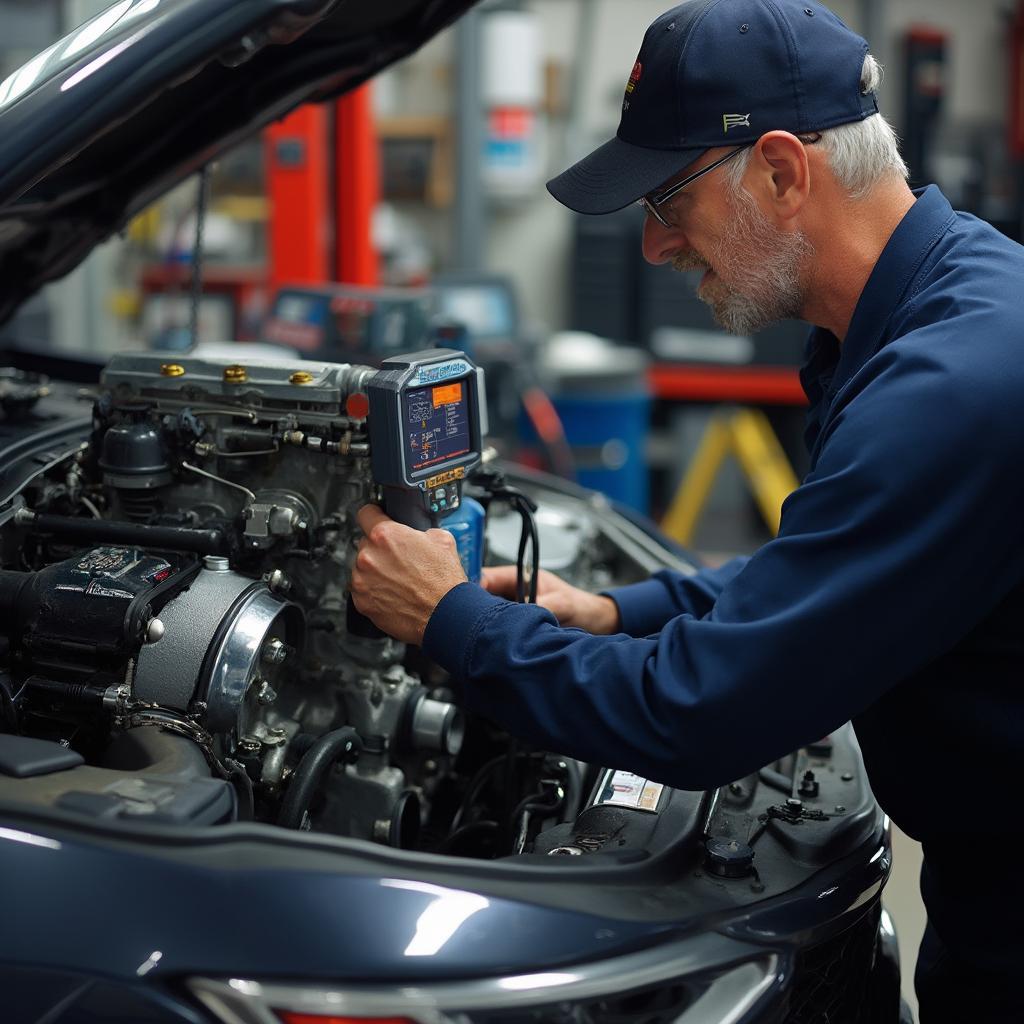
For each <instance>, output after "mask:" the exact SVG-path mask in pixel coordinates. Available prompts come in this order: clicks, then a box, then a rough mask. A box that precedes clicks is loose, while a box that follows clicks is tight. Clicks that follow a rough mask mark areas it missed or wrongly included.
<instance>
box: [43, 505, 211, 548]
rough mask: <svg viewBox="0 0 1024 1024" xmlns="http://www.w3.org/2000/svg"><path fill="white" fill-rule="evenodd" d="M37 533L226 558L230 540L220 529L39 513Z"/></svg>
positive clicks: (68, 538)
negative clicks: (201, 528) (199, 528)
mask: <svg viewBox="0 0 1024 1024" xmlns="http://www.w3.org/2000/svg"><path fill="white" fill-rule="evenodd" d="M30 526H31V529H32V530H33V532H35V533H45V534H49V535H51V536H53V537H61V538H64V539H66V540H75V541H82V542H84V543H87V544H88V543H93V542H97V543H106V544H137V545H139V546H140V547H150V548H163V549H165V550H169V551H194V552H196V553H197V554H200V555H226V554H227V553H228V545H227V538H226V537H225V536H224V534H223V533H221V532H220V530H194V529H189V528H187V527H184V526H146V525H144V524H143V523H116V522H112V521H111V520H108V519H83V518H79V517H76V516H54V515H46V514H37V515H36V516H35V517H34V518H33V519H32V521H31V523H30Z"/></svg>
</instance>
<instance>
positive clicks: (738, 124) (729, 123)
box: [722, 114, 750, 134]
mask: <svg viewBox="0 0 1024 1024" xmlns="http://www.w3.org/2000/svg"><path fill="white" fill-rule="evenodd" d="M749 127H750V115H749V114H723V115H722V131H723V132H725V133H726V134H728V133H729V129H730V128H749Z"/></svg>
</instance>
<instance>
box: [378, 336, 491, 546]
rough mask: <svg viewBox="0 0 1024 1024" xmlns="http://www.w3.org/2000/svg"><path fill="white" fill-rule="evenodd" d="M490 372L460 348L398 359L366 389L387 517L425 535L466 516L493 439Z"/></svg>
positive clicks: (388, 363) (384, 365)
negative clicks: (467, 492) (448, 519)
mask: <svg viewBox="0 0 1024 1024" xmlns="http://www.w3.org/2000/svg"><path fill="white" fill-rule="evenodd" d="M482 376H483V370H481V369H480V368H479V367H477V366H475V365H474V364H473V363H472V362H471V361H470V359H469V358H468V357H467V356H466V355H465V354H464V353H463V352H457V351H455V350H453V349H438V348H435V349H426V350H424V351H422V352H413V353H410V354H409V355H405V356H394V357H392V358H390V359H385V360H384V361H383V362H382V363H381V369H380V370H379V371H378V372H377V373H375V374H374V375H373V376H372V377H371V378H370V379H369V380H368V381H367V382H366V384H365V389H366V394H367V397H368V398H369V400H370V416H369V424H368V425H369V431H370V460H371V466H372V468H373V476H374V479H375V480H376V482H377V483H378V484H379V485H380V486H381V488H382V489H383V492H384V511H385V512H387V514H388V515H389V516H391V518H392V519H394V520H396V521H397V522H400V523H404V524H405V525H406V526H411V527H413V528H415V529H417V530H427V529H429V528H430V527H432V526H437V525H438V523H439V522H440V520H442V519H443V518H444V517H445V516H447V515H449V514H450V513H452V512H455V511H456V510H458V509H459V507H460V506H461V504H462V484H463V481H464V479H465V477H466V474H467V473H468V472H469V471H470V470H471V469H472V468H473V467H474V466H475V465H477V463H478V462H479V461H480V452H481V447H482V435H483V433H484V432H485V429H486V428H485V409H484V404H483V403H484V399H483V394H484V389H483V386H482V379H481V378H482Z"/></svg>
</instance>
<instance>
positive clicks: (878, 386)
mask: <svg viewBox="0 0 1024 1024" xmlns="http://www.w3.org/2000/svg"><path fill="white" fill-rule="evenodd" d="M879 79H880V71H879V68H878V65H877V64H876V62H875V61H874V60H873V58H871V57H870V56H869V55H868V53H867V44H866V43H865V42H864V40H862V39H861V38H860V37H858V36H856V35H855V34H853V33H852V32H850V31H849V30H848V29H847V28H846V27H845V26H844V25H843V24H842V22H840V21H839V19H837V18H836V17H835V16H834V15H833V14H831V13H830V12H829V11H828V10H826V9H825V8H823V7H821V6H820V5H818V4H817V3H815V2H814V0H691V2H689V3H684V4H682V5H680V6H678V7H676V8H674V9H673V10H671V11H669V12H668V13H666V14H665V15H663V16H662V17H660V18H659V19H658V20H657V21H655V22H654V24H653V25H652V26H651V27H650V28H649V29H648V31H647V33H646V35H645V38H644V41H643V45H642V47H641V50H640V54H639V57H638V59H637V61H636V64H635V65H634V67H633V70H632V73H631V74H630V76H629V82H628V85H627V87H626V95H625V100H624V103H623V110H622V117H621V122H620V125H619V129H618V132H617V135H616V137H615V138H614V139H612V140H611V141H609V142H607V143H606V144H605V145H603V146H601V147H600V148H599V149H597V150H596V151H595V152H594V153H592V154H590V155H589V156H587V157H586V158H585V159H583V160H582V161H580V162H579V163H578V164H576V165H575V166H573V167H571V168H570V169H569V170H568V171H566V172H564V173H563V174H561V175H560V176H558V177H556V178H555V179H554V180H553V181H551V182H550V183H549V185H548V188H549V190H550V191H551V193H552V194H553V195H554V196H555V198H557V199H558V200H559V201H561V202H562V203H564V204H565V205H567V206H569V207H570V208H572V209H574V210H576V211H579V212H581V213H591V214H598V213H609V212H612V211H614V210H617V209H620V208H622V207H624V206H626V205H627V204H629V203H631V202H634V201H639V202H640V203H641V204H642V205H643V207H644V209H645V211H646V220H645V224H644V234H643V253H644V256H645V257H646V258H647V259H648V260H649V261H651V262H652V263H671V264H672V265H673V266H674V267H675V268H676V269H678V270H690V269H692V268H695V267H699V268H703V269H704V270H705V274H704V277H703V279H702V281H701V284H700V286H699V291H698V294H699V296H700V297H701V298H702V299H703V300H704V301H705V302H707V303H708V304H709V305H710V306H711V307H712V309H713V311H714V313H715V315H716V317H717V319H718V320H719V322H720V323H721V324H722V325H723V326H724V327H726V328H727V329H729V330H731V331H736V332H743V333H748V332H751V331H754V330H757V329H759V328H761V327H763V326H765V325H766V324H768V323H770V322H772V321H775V320H778V319H782V318H786V317H799V318H802V319H804V320H806V321H808V322H809V323H811V324H813V325H815V326H814V329H813V330H812V332H811V335H810V338H809V348H808V360H807V363H806V365H805V366H804V368H803V370H802V374H801V379H802V381H803V384H804V388H805V390H806V392H807V396H808V398H809V400H810V411H809V415H808V428H807V443H808V446H809V449H810V453H811V469H810V472H809V473H808V475H807V477H806V478H805V480H804V482H803V484H802V485H801V486H800V488H799V489H798V490H797V491H796V492H795V493H793V494H792V495H791V496H790V497H789V499H788V500H787V501H786V503H785V505H784V508H783V512H782V523H781V528H780V531H779V535H778V537H777V538H776V539H775V540H773V541H771V542H770V543H768V544H766V545H765V546H764V547H762V548H761V549H760V550H759V551H758V552H757V553H756V554H754V555H753V556H752V557H751V558H749V559H748V558H740V559H737V560H735V561H732V562H729V563H728V564H726V565H725V566H723V567H721V568H719V569H716V570H713V571H711V570H703V571H700V572H698V573H697V574H696V575H695V576H691V577H683V576H680V575H678V574H676V573H673V572H660V573H657V574H655V575H654V576H653V577H652V578H651V579H650V580H647V581H645V582H642V583H638V584H635V585H632V586H627V587H624V588H621V589H618V590H615V591H613V592H610V593H608V594H605V595H594V594H587V593H583V592H581V591H579V590H576V589H574V588H572V587H570V586H569V585H568V584H565V583H563V582H561V581H559V580H558V579H557V578H556V577H554V576H551V575H549V574H543V575H542V578H541V579H540V592H539V605H540V606H531V605H520V604H515V603H512V602H511V601H509V600H506V598H508V597H511V596H512V593H513V576H514V570H512V569H510V568H501V569H493V570H489V571H488V572H487V574H486V578H485V581H484V585H485V588H486V589H484V588H481V587H477V586H474V585H472V584H470V583H468V582H466V581H465V577H464V575H463V574H462V571H461V568H460V566H459V563H458V559H457V557H456V554H455V549H454V544H453V542H452V539H451V537H450V536H449V535H448V534H447V533H445V532H443V531H428V532H427V533H422V534H418V533H416V532H414V531H412V530H409V529H407V528H406V527H403V526H400V525H399V524H397V523H394V522H392V521H391V520H389V519H388V518H387V517H386V516H385V515H384V514H383V513H382V512H381V511H380V510H379V509H378V508H376V507H375V506H367V507H365V508H364V509H362V510H361V512H360V523H361V526H362V528H363V531H364V533H365V535H366V536H365V539H364V540H363V541H362V543H361V546H360V550H359V553H358V555H357V558H356V561H355V566H354V570H353V575H352V581H351V585H352V593H353V596H354V599H355V601H356V604H357V606H358V607H359V609H360V610H361V611H362V612H364V613H365V614H366V615H368V616H369V617H370V618H371V619H373V620H374V622H376V623H377V624H378V625H379V626H380V627H381V628H383V629H384V630H386V631H387V632H388V633H391V634H392V635H393V636H396V637H397V638H399V639H400V640H404V641H406V642H409V643H416V644H422V646H423V649H424V651H425V652H426V653H427V655H429V656H430V657H431V658H432V659H434V660H435V661H436V662H438V663H439V664H440V665H442V666H443V667H444V668H446V669H447V670H448V671H449V672H450V673H451V674H452V676H453V677H454V678H456V679H458V680H461V681H462V682H463V683H464V686H465V704H466V706H467V708H468V709H470V710H472V711H475V712H479V713H481V714H485V715H487V716H489V717H490V718H492V719H494V720H495V721H497V722H499V723H501V724H502V725H503V726H504V727H506V728H507V729H509V730H510V731H511V732H513V733H515V734H518V735H520V736H523V737H525V738H528V739H530V740H531V741H532V742H534V743H536V744H538V745H540V746H541V747H543V748H547V749H551V750H556V751H559V752H560V753H564V754H568V755H572V756H575V757H578V758H581V759H583V760H585V761H591V762H597V763H600V764H605V765H612V766H615V767H620V768H625V769H628V770H631V771H634V772H636V773H638V774H640V775H643V776H645V777H648V778H652V779H656V780H659V781H662V782H666V783H669V784H671V785H674V786H677V787H681V788H685V789H705V788H711V787H717V786H721V785H723V784H726V783H728V782H730V781H731V780H734V779H736V778H740V777H742V776H744V775H746V774H747V773H750V772H752V771H755V770H757V769H758V768H759V767H760V766H762V765H764V764H767V763H769V762H771V761H772V760H774V759H775V758H778V757H780V756H782V755H784V754H785V753H787V752H788V751H791V750H793V749H796V748H797V747H800V746H802V745H804V744H807V743H809V742H811V741H814V740H816V739H817V738H819V737H820V736H822V735H824V734H826V733H828V732H830V731H832V730H834V729H835V728H837V727H839V726H840V725H841V724H842V723H844V722H845V721H846V720H848V719H852V720H853V722H854V725H855V728H856V731H857V735H858V738H859V740H860V744H861V746H862V749H863V752H864V758H865V762H866V765H867V768H868V772H869V775H870V778H871V781H872V785H873V788H874V791H875V794H876V797H877V799H878V801H879V803H880V804H881V806H882V807H883V808H884V809H885V811H886V812H887V813H888V814H889V815H890V816H891V817H892V818H893V820H895V821H896V822H897V823H898V824H899V825H900V826H901V827H902V828H903V829H904V830H905V831H906V832H907V833H909V834H910V835H911V836H913V837H915V838H917V839H919V840H921V841H922V843H923V847H924V858H925V860H924V868H923V872H922V891H923V895H924V899H925V903H926V906H927V910H928V917H929V924H928V929H927V932H926V935H925V939H924V942H923V944H922V947H921V955H920V957H919V960H918V969H917V975H916V979H915V981H916V984H917V988H918V993H919V998H920V1009H921V1019H922V1021H923V1022H924V1024H934V1022H938V1021H972V1022H979V1021H996V1020H998V1021H1009V1020H1015V1021H1019V1020H1024V991H1022V989H1021V988H1020V986H1019V983H1018V981H1017V979H1016V977H1015V975H1016V973H1017V971H1018V970H1019V968H1020V965H1021V964H1022V963H1024V932H1022V930H1021V926H1020V916H1019V914H1020V911H1021V909H1024V882H1022V881H1021V878H1022V873H1021V871H1020V870H1019V868H1018V866H1017V864H1016V855H1017V853H1018V851H1019V845H1018V843H1017V842H1016V836H1017V834H1018V832H1019V825H1018V824H1017V823H1016V818H1017V814H1016V807H1017V805H1018V804H1019V795H1018V792H1017V790H1016V788H1015V786H1016V785H1018V784H1019V781H1020V777H1021V776H1020V769H1021V767H1022V765H1024V687H1022V671H1021V670H1022V667H1024V630H1022V628H1021V624H1022V622H1024V542H1022V540H1024V538H1022V530H1024V526H1022V524H1024V493H1022V492H1024V473H1022V472H1021V469H1022V467H1024V414H1022V412H1021V410H1022V401H1021V399H1022V396H1024V248H1022V247H1021V246H1019V245H1017V244H1015V243H1012V242H1010V241H1008V240H1007V239H1006V238H1004V237H1003V236H1002V235H1000V234H999V233H998V232H996V231H995V230H994V229H993V228H991V227H990V226H988V225H987V224H985V223H983V222H981V221H979V220H976V219H975V218H973V217H971V216H968V215H966V214H962V213H957V212H954V211H953V210H952V208H951V207H950V205H949V203H948V202H947V200H946V199H945V198H944V196H943V195H942V194H941V193H940V191H939V190H938V189H937V188H936V187H934V186H930V187H928V188H926V189H923V190H921V191H918V192H911V190H910V189H909V188H908V186H907V184H906V176H907V169H906V167H905V165H904V163H903V161H902V159H901V158H900V156H899V153H898V149H897V143H896V139H895V136H894V134H893V132H892V130H891V128H890V127H889V125H888V124H887V123H886V122H885V120H884V119H883V118H882V116H881V115H880V114H878V112H877V110H878V108H877V103H876V97H875V88H876V86H877V84H878V81H879Z"/></svg>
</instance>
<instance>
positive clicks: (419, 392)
mask: <svg viewBox="0 0 1024 1024" xmlns="http://www.w3.org/2000/svg"><path fill="white" fill-rule="evenodd" d="M402 418H403V420H404V422H405V427H406V430H405V437H406V445H407V448H406V453H407V457H408V466H409V471H410V472H412V473H416V472H418V471H419V470H421V469H427V468H428V467H430V466H436V465H438V464H440V463H442V462H447V461H448V460H449V459H454V458H456V457H457V456H459V455H466V454H468V453H469V452H470V450H471V445H472V440H471V437H470V432H469V387H468V386H467V385H466V383H465V382H464V381H456V382H455V383H453V384H437V385H434V386H432V387H426V388H416V389H415V390H413V391H407V392H405V394H404V395H403V396H402Z"/></svg>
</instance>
